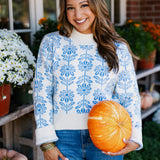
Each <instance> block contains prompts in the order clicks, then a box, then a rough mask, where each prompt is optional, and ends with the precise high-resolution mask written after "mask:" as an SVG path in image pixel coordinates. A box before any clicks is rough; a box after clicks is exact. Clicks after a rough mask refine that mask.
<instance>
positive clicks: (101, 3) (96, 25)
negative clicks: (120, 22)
mask: <svg viewBox="0 0 160 160" xmlns="http://www.w3.org/2000/svg"><path fill="white" fill-rule="evenodd" d="M88 2H89V6H90V8H91V10H92V12H93V13H94V14H95V20H94V22H93V26H92V32H93V37H94V40H95V41H96V43H97V47H98V52H99V54H100V55H101V56H102V57H103V58H104V59H105V60H106V61H107V63H108V66H109V67H110V70H112V69H114V70H115V71H118V70H119V61H118V57H117V54H116V45H115V42H124V43H126V44H127V46H128V48H129V51H130V53H131V54H132V52H131V50H130V47H129V45H128V43H127V42H126V41H125V40H124V39H123V38H122V37H120V36H119V35H118V34H117V33H116V31H115V29H114V26H113V24H112V23H111V21H110V16H109V11H108V8H107V4H106V2H105V0H88ZM60 9H61V12H60V16H59V23H60V24H62V25H61V28H60V30H59V33H60V34H61V35H64V36H67V37H69V36H70V35H71V32H72V29H73V26H72V25H71V24H70V23H69V22H68V19H67V14H66V0H60Z"/></svg>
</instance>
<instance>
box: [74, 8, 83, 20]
mask: <svg viewBox="0 0 160 160" xmlns="http://www.w3.org/2000/svg"><path fill="white" fill-rule="evenodd" d="M81 16H82V11H81V10H80V9H75V17H76V19H80V18H81Z"/></svg>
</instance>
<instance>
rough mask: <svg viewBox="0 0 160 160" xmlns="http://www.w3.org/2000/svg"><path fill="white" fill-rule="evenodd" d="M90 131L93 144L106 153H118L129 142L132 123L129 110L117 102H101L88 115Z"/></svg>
mask: <svg viewBox="0 0 160 160" xmlns="http://www.w3.org/2000/svg"><path fill="white" fill-rule="evenodd" d="M88 130H89V134H90V137H91V140H92V142H93V144H94V145H95V146H96V147H97V148H98V149H100V150H102V151H105V152H118V151H120V150H121V149H123V148H124V147H125V145H126V144H125V143H124V142H123V138H125V139H126V140H129V138H130V136H131V131H132V122H131V118H130V116H129V114H128V112H127V110H126V109H125V108H124V107H123V106H122V105H120V104H119V103H117V102H114V101H101V102H99V103H97V104H96V105H94V106H93V107H92V109H91V111H90V112H89V114H88Z"/></svg>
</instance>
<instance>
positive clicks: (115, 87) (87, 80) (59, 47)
mask: <svg viewBox="0 0 160 160" xmlns="http://www.w3.org/2000/svg"><path fill="white" fill-rule="evenodd" d="M116 45H117V51H116V52H117V55H118V58H119V71H118V72H117V73H116V72H114V70H112V71H109V67H108V65H107V63H106V61H105V60H104V59H103V58H102V57H101V56H100V55H99V53H98V50H97V44H96V42H95V41H94V39H93V34H82V33H79V32H78V31H76V30H75V29H73V31H72V34H71V36H70V37H69V38H67V37H64V36H61V35H59V33H58V32H54V33H50V34H48V35H46V36H45V37H44V38H43V40H42V42H41V46H40V50H39V55H38V60H37V68H36V74H35V86H34V106H35V120H36V124H37V127H36V144H37V145H40V144H42V143H46V142H51V141H57V140H58V137H57V136H56V132H55V130H64V129H67V130H71V129H72V130H79V129H87V116H88V113H89V111H90V110H91V108H92V107H93V105H94V104H96V103H98V102H99V101H102V100H115V101H117V102H118V103H120V104H121V105H123V106H124V107H125V108H126V109H127V111H128V112H129V114H130V116H131V118H132V136H131V140H133V141H135V142H137V143H139V144H140V146H141V147H142V133H141V112H140V97H139V92H138V86H137V81H136V75H135V71H134V67H133V63H132V57H131V55H130V54H129V51H128V49H127V46H126V45H125V44H122V43H117V44H116ZM113 93H114V95H113Z"/></svg>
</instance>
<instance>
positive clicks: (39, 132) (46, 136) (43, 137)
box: [35, 126, 58, 145]
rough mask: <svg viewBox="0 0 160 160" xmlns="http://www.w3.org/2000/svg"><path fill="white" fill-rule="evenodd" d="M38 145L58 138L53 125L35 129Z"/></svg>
mask: <svg viewBox="0 0 160 160" xmlns="http://www.w3.org/2000/svg"><path fill="white" fill-rule="evenodd" d="M35 134H36V145H41V144H43V143H47V142H55V141H57V140H58V137H57V135H56V132H55V129H54V127H53V126H47V127H43V128H38V129H36V130H35Z"/></svg>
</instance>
